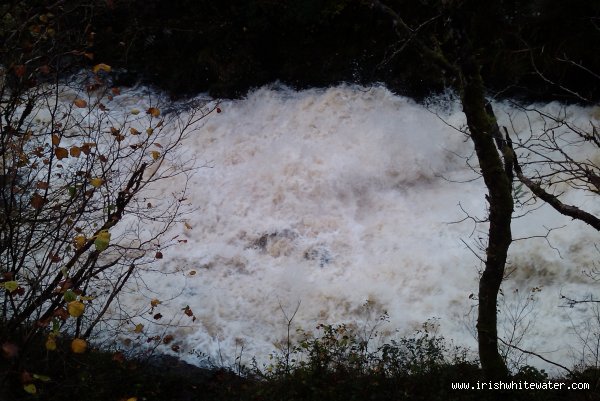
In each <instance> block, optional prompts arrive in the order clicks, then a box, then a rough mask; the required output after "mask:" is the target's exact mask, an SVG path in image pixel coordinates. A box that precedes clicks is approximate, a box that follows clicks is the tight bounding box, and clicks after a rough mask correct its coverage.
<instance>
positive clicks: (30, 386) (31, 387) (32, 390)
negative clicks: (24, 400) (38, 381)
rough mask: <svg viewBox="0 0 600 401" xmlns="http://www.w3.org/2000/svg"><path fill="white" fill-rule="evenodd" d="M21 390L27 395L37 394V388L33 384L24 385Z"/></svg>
mask: <svg viewBox="0 0 600 401" xmlns="http://www.w3.org/2000/svg"><path fill="white" fill-rule="evenodd" d="M23 390H25V391H26V392H28V393H29V394H35V393H37V388H36V387H35V384H33V383H29V384H26V385H24V386H23Z"/></svg>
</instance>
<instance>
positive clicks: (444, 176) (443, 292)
mask: <svg viewBox="0 0 600 401" xmlns="http://www.w3.org/2000/svg"><path fill="white" fill-rule="evenodd" d="M135 95H136V93H135V92H129V93H127V92H124V93H123V94H122V95H121V97H122V98H125V97H127V96H130V97H131V98H132V99H133V98H135ZM131 102H133V100H132V101H131ZM219 107H220V111H221V112H220V113H216V112H213V113H212V114H210V115H209V116H208V117H207V118H206V119H204V120H203V121H202V123H201V124H199V125H198V127H197V130H196V131H195V132H194V133H193V134H192V135H191V136H190V137H189V138H188V139H186V142H185V143H184V150H183V151H184V152H185V154H186V157H187V156H190V155H191V156H193V157H195V158H196V160H197V161H199V162H200V163H201V164H205V165H206V166H207V167H206V168H200V169H198V170H197V171H196V172H195V173H194V174H193V175H192V176H191V178H190V182H189V188H188V195H187V198H188V201H189V202H190V203H191V206H192V207H193V208H194V211H193V213H192V214H190V215H188V216H186V224H178V225H176V226H175V227H174V229H173V230H172V232H171V233H169V235H168V236H170V237H173V236H176V235H179V237H178V239H180V240H183V241H179V243H178V244H177V245H176V246H174V247H171V248H168V249H166V250H165V251H164V252H163V253H164V258H163V259H162V260H160V261H157V263H160V265H159V267H158V268H159V269H162V270H164V271H170V272H174V273H173V274H170V275H167V276H165V275H162V274H156V273H148V274H147V275H146V276H145V281H146V284H147V285H148V286H149V287H150V288H151V289H152V290H154V291H155V292H150V291H145V292H141V291H137V292H134V293H131V294H126V296H125V297H124V302H125V303H126V304H128V305H131V307H132V308H133V307H134V306H135V305H149V303H150V300H151V299H154V298H156V299H159V300H161V301H162V303H161V304H160V305H159V306H157V308H156V310H155V312H156V311H160V312H161V314H162V315H163V316H164V317H163V318H162V319H161V321H162V322H163V323H166V321H168V320H169V317H170V316H176V317H177V318H175V319H174V320H172V323H177V324H178V325H179V326H178V327H165V326H162V327H161V326H156V327H153V326H150V325H147V326H146V329H145V330H148V332H147V334H151V333H153V332H155V333H167V332H168V333H171V334H172V335H173V336H174V340H173V343H174V344H178V345H179V346H180V347H181V348H180V349H181V351H180V354H181V355H182V356H183V357H184V359H187V360H188V361H190V362H192V363H200V362H199V359H197V358H196V357H195V356H193V355H190V354H189V353H188V352H189V351H191V350H192V349H193V350H197V351H200V352H203V353H206V354H207V355H210V356H212V358H213V359H217V360H219V359H220V358H223V359H224V360H225V361H231V360H233V358H235V357H236V356H237V355H238V354H239V353H240V350H241V349H242V347H243V349H244V351H243V359H244V360H246V361H247V360H249V359H250V358H251V357H252V356H256V357H257V358H258V360H259V361H263V360H265V359H266V356H267V355H268V354H269V353H270V352H272V351H273V350H275V349H276V347H277V345H278V344H280V343H281V342H282V341H284V340H285V338H286V330H287V319H288V318H290V317H291V315H292V314H293V313H294V311H295V310H296V308H298V310H297V314H296V315H295V317H294V319H293V322H292V329H294V328H296V327H302V328H304V329H306V330H311V329H314V327H315V326H316V325H317V324H318V323H331V324H335V323H350V324H355V325H356V326H357V327H359V328H360V327H365V326H368V325H373V324H375V322H376V321H377V317H378V315H379V314H380V313H383V312H384V311H387V313H388V314H389V318H390V319H389V322H387V323H385V324H383V325H382V326H381V327H380V330H381V331H382V332H384V333H388V334H390V335H395V334H396V330H397V334H399V335H403V334H410V333H412V332H413V331H414V330H415V329H417V328H419V327H420V326H421V324H422V323H423V322H425V321H427V320H428V319H431V318H437V324H438V325H439V331H440V333H441V334H443V335H444V336H445V337H446V338H448V339H452V340H454V342H455V343H458V344H464V345H467V346H471V347H473V349H475V347H474V346H475V339H474V334H473V333H474V320H475V318H476V316H475V311H474V309H473V308H474V307H475V306H476V300H474V299H471V298H472V297H470V295H471V294H477V286H478V271H479V270H480V269H481V267H482V264H481V262H480V261H479V259H478V258H477V256H476V255H475V253H477V254H479V255H481V254H482V251H481V250H480V248H481V243H482V241H483V243H485V239H486V234H485V233H486V231H487V229H486V225H485V223H476V222H475V220H474V219H483V218H485V216H486V205H487V204H486V200H485V193H486V190H485V187H484V185H483V182H482V180H481V179H478V177H477V174H476V172H475V171H476V170H477V169H476V168H475V171H474V170H473V169H471V168H469V166H468V164H467V163H470V164H471V165H474V166H476V160H475V159H474V158H473V157H472V156H473V155H472V152H473V149H472V144H471V142H470V141H469V140H468V138H467V137H466V136H465V135H464V134H463V133H461V132H459V131H457V130H456V129H454V128H460V127H461V126H464V116H463V114H462V113H461V112H460V106H459V105H458V104H457V103H456V102H453V101H452V100H448V99H444V98H438V99H433V100H432V101H431V102H429V107H425V106H423V105H419V104H416V103H415V102H413V101H412V100H409V99H407V98H403V97H399V96H395V95H394V94H392V93H391V92H390V91H388V90H387V89H385V88H383V87H373V88H363V87H355V86H345V85H342V86H338V87H332V88H328V89H322V90H321V89H318V90H317V89H314V90H306V91H300V92H297V91H293V90H290V89H286V88H274V87H264V88H261V89H258V90H256V91H254V92H251V93H250V94H248V95H247V97H245V98H244V99H241V100H234V101H225V102H222V103H221V104H220V105H219ZM540 107H544V110H547V111H549V112H552V111H557V112H558V111H561V110H562V109H561V106H560V105H557V104H550V105H544V106H540ZM495 108H496V112H497V115H498V118H499V120H500V123H501V124H504V125H507V126H511V125H510V124H509V117H510V118H512V120H513V121H512V126H514V127H515V128H516V129H517V130H522V131H524V132H526V133H528V132H529V130H530V128H532V129H533V130H536V129H541V128H542V122H541V121H539V120H536V118H535V116H533V115H530V116H529V120H527V119H526V118H525V116H524V115H523V114H522V113H519V112H517V111H516V110H514V109H511V108H510V107H509V106H508V105H506V104H496V105H495ZM434 111H435V112H434ZM569 113H570V114H569V115H570V117H572V118H573V119H575V120H579V121H580V122H581V124H582V125H584V124H585V123H586V122H588V121H589V120H590V119H592V118H593V110H590V109H581V108H571V109H569ZM529 123H531V126H530V125H529ZM453 127H454V128H453ZM161 185H163V187H161V188H159V190H161V191H163V192H164V193H171V192H173V191H175V190H177V186H178V185H182V184H181V183H180V182H179V181H177V180H170V181H168V182H163V183H162V184H161ZM569 195H570V200H572V201H573V202H575V203H577V204H579V205H582V206H584V207H585V208H587V209H588V210H592V211H596V212H597V211H598V210H599V209H600V208H599V204H598V202H597V199H598V198H595V199H594V198H593V197H586V196H583V195H581V194H576V193H574V192H573V193H572V194H569ZM519 196H526V194H525V195H524V194H521V193H519ZM540 206H541V207H540ZM533 208H538V209H537V210H535V211H533V212H532V213H530V214H527V215H526V216H525V217H523V218H520V219H517V220H516V221H515V222H514V234H513V237H514V238H525V237H536V236H546V234H548V230H551V229H554V228H558V227H562V226H564V228H560V229H556V230H551V232H550V233H549V234H548V235H547V238H539V237H538V238H531V239H523V240H519V241H516V242H515V243H513V245H512V246H511V249H510V263H511V264H510V266H509V270H510V271H512V274H511V275H510V277H509V278H508V279H507V281H506V282H505V284H504V286H503V294H504V295H503V297H501V302H500V305H499V309H500V320H501V326H500V334H501V335H502V336H503V337H504V338H506V339H508V338H509V337H511V335H513V334H515V333H516V334H517V335H518V334H519V333H520V332H521V331H522V330H523V329H524V328H525V327H527V329H526V336H525V339H524V341H523V342H521V343H520V344H519V345H520V346H521V347H523V348H527V349H531V350H533V351H535V352H538V353H540V354H542V355H544V356H545V357H548V358H554V359H555V360H557V361H559V362H561V363H565V364H568V365H572V364H573V363H574V362H576V360H577V358H579V357H580V356H581V355H580V351H581V350H582V349H583V348H582V345H581V344H582V343H581V341H580V339H579V338H578V336H580V335H584V336H585V335H590V334H591V333H593V331H592V332H590V331H586V330H587V329H586V327H585V325H586V324H589V323H590V322H591V321H592V320H591V319H590V317H591V316H592V312H593V308H592V305H589V304H586V305H580V306H577V307H575V308H569V307H565V306H566V303H565V302H564V299H561V294H564V295H568V296H573V297H579V298H582V297H584V296H586V295H587V294H590V293H593V292H595V291H596V290H597V286H595V284H594V283H590V280H588V279H587V278H586V276H585V275H584V274H582V270H588V271H589V270H590V269H592V268H593V266H594V263H595V262H597V261H598V251H597V250H596V249H595V248H594V244H595V243H597V242H598V233H597V232H595V231H594V230H592V229H588V228H587V227H586V226H585V225H583V224H581V223H578V222H572V221H570V220H569V219H565V218H563V217H562V216H560V215H558V214H557V213H556V212H554V211H553V210H552V209H551V208H550V207H548V206H543V205H541V204H539V203H538V204H535V205H534V207H530V209H533ZM524 211H525V210H517V214H523V212H524ZM469 216H470V217H473V218H474V219H473V218H469ZM532 289H535V290H532ZM531 297H532V298H533V300H530V298H531ZM366 301H369V305H370V308H369V309H370V312H368V311H366V310H365V308H364V307H363V305H364V304H365V302H366ZM298 305H299V307H298ZM186 306H189V307H190V308H191V310H193V313H194V315H195V317H196V320H195V321H193V322H192V320H191V319H190V318H188V317H187V316H184V315H183V314H182V309H183V308H185V307H186ZM149 320H152V319H151V317H149ZM139 322H142V320H139V321H132V322H131V326H130V327H131V328H133V327H134V324H136V323H139ZM144 323H145V322H144ZM513 327H514V328H516V331H514V330H513ZM592 330H596V332H597V331H598V327H596V328H595V329H594V328H592ZM511 333H512V334H511ZM135 336H136V334H135V333H125V334H124V335H123V338H122V339H121V340H123V339H124V338H125V337H128V338H134V337H135ZM170 346H171V345H169V346H161V347H160V348H163V347H164V349H165V351H166V352H169V349H170ZM574 358H575V359H574ZM530 363H534V364H538V365H539V363H538V361H536V360H535V359H531V360H530ZM540 366H542V365H540Z"/></svg>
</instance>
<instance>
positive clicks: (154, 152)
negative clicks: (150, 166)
mask: <svg viewBox="0 0 600 401" xmlns="http://www.w3.org/2000/svg"><path fill="white" fill-rule="evenodd" d="M150 156H152V159H154V160H158V159H159V158H160V152H159V151H158V150H152V151H150Z"/></svg>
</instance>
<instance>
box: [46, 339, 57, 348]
mask: <svg viewBox="0 0 600 401" xmlns="http://www.w3.org/2000/svg"><path fill="white" fill-rule="evenodd" d="M46 349H47V350H48V351H56V340H55V339H54V336H48V338H47V339H46Z"/></svg>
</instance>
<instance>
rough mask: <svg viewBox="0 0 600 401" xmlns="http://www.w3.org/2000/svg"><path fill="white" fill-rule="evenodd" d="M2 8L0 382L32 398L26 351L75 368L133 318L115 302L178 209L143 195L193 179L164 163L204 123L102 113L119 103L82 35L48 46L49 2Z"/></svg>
mask: <svg viewBox="0 0 600 401" xmlns="http://www.w3.org/2000/svg"><path fill="white" fill-rule="evenodd" d="M32 3H35V2H32ZM3 7H5V8H6V9H4V8H3V9H2V12H4V19H5V21H8V22H11V21H17V20H18V22H19V23H17V22H15V23H8V24H4V25H3V26H2V28H0V35H1V36H2V38H3V39H4V40H5V42H4V45H0V55H2V58H1V59H0V60H2V62H3V63H5V64H2V65H0V302H1V307H0V347H1V349H2V361H3V362H5V363H6V364H4V363H3V364H2V365H0V380H2V381H3V382H4V381H6V380H12V381H15V382H20V383H21V390H22V391H25V392H27V393H30V394H37V393H38V392H39V386H40V385H42V383H44V380H43V379H45V376H43V377H42V376H40V375H37V376H36V375H34V374H33V373H30V372H29V368H28V367H27V362H26V361H27V355H28V354H29V353H30V352H31V351H32V349H33V348H35V347H37V348H40V347H43V348H44V349H45V350H46V351H47V352H48V355H49V357H51V355H52V354H56V353H58V352H59V351H60V352H64V350H65V349H68V348H70V350H71V352H73V353H76V354H83V353H85V352H88V350H89V348H90V342H93V339H94V338H95V335H96V334H98V333H102V334H103V335H104V336H107V335H109V336H110V334H109V333H108V331H109V330H112V331H119V330H124V327H126V326H129V325H131V326H132V327H134V326H133V324H132V323H131V319H133V318H134V317H135V315H136V313H139V312H134V311H127V310H123V309H116V307H115V305H117V303H116V302H115V301H116V300H118V298H119V295H120V293H121V292H122V291H123V290H124V289H129V290H131V287H128V285H129V284H128V283H131V282H132V279H133V278H136V277H138V276H139V275H140V274H141V272H143V270H144V269H145V268H147V266H149V265H150V264H151V263H153V262H155V261H156V259H159V258H158V257H157V255H161V257H162V252H161V250H162V249H164V248H166V247H168V246H169V245H170V244H171V243H170V241H169V240H168V239H163V234H164V233H165V232H166V231H167V230H168V229H169V227H171V226H172V225H173V224H174V223H176V222H178V221H179V218H180V215H181V212H182V210H183V208H185V203H184V201H185V196H184V193H182V192H181V191H179V192H177V191H174V192H173V193H169V194H163V195H162V196H161V197H160V198H156V199H153V200H152V202H150V201H149V199H150V198H151V197H152V196H156V195H152V196H151V195H149V193H151V192H150V191H151V190H152V186H153V185H154V184H156V183H157V182H158V181H161V180H165V179H172V178H174V177H179V176H181V177H182V180H183V182H184V183H185V181H186V179H187V178H186V177H187V174H188V173H189V172H190V171H191V170H192V169H194V168H195V167H196V166H195V165H194V162H193V160H182V158H181V157H180V156H177V157H176V152H177V149H178V147H179V145H180V144H181V141H182V140H183V139H184V138H185V136H186V135H187V134H188V133H189V132H190V131H191V130H192V129H193V127H194V126H195V124H196V123H197V122H198V121H199V120H201V119H202V118H203V117H204V116H205V115H206V114H207V113H208V112H209V111H210V110H209V109H207V108H204V107H201V106H198V107H195V108H188V109H186V110H185V112H183V111H180V112H170V113H164V112H162V111H161V108H160V104H159V103H158V101H156V100H152V99H139V104H140V105H141V106H140V108H141V109H142V110H146V112H140V111H139V109H131V110H129V111H127V112H117V111H113V110H112V109H113V105H114V106H115V107H114V109H122V108H120V107H116V106H119V104H120V103H119V102H120V98H119V96H121V89H120V88H118V87H115V86H114V85H112V80H111V75H110V74H111V66H110V65H108V64H106V63H102V62H97V63H95V64H93V65H91V66H90V65H88V63H89V61H91V60H92V59H93V58H94V55H93V53H91V52H90V51H89V46H90V43H91V42H92V41H93V37H94V33H93V32H90V31H88V28H85V24H82V28H81V29H82V30H83V31H82V32H73V31H68V32H62V31H61V30H60V27H61V19H62V18H66V16H68V10H66V9H65V8H64V7H63V6H61V2H58V3H56V4H55V5H54V6H39V7H36V6H35V4H34V5H28V4H27V3H25V2H17V3H16V4H14V5H11V6H3ZM11 7H12V8H11ZM58 39H60V40H58ZM76 69H77V70H76ZM74 71H79V72H77V73H73V72H74ZM142 105H143V107H142ZM184 187H185V186H184ZM182 224H183V223H182ZM132 285H133V284H132ZM115 316H118V319H117V320H114V319H113V317H115ZM111 319H112V320H111ZM111 321H114V322H116V323H108V322H111ZM40 337H41V338H43V339H44V340H43V342H42V344H41V345H40V344H39V339H40ZM61 344H63V345H65V344H70V345H67V346H66V347H61ZM61 350H62V351H61ZM5 366H6V368H5ZM40 377H41V378H40Z"/></svg>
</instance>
